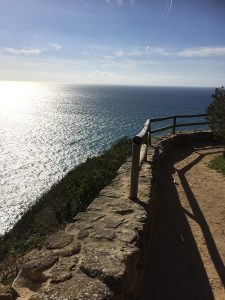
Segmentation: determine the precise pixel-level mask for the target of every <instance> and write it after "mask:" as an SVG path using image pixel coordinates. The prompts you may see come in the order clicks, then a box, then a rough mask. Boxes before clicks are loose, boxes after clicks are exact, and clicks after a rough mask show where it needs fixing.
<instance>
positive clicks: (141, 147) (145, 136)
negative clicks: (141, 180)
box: [130, 114, 209, 199]
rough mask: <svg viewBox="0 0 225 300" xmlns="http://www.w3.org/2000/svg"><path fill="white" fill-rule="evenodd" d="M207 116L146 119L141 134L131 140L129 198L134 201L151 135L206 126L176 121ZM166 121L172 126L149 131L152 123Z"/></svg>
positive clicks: (150, 142) (173, 132)
mask: <svg viewBox="0 0 225 300" xmlns="http://www.w3.org/2000/svg"><path fill="white" fill-rule="evenodd" d="M206 116H207V114H195V115H174V116H166V117H159V118H151V119H148V120H147V121H146V122H145V124H144V128H143V129H142V130H141V132H140V133H139V134H138V135H136V136H135V137H134V138H133V144H132V166H131V182H130V198H131V199H136V198H137V192H138V177H139V171H140V169H141V166H142V164H143V162H144V161H146V160H147V150H148V146H149V145H150V146H151V145H152V134H153V133H157V132H162V131H165V130H168V129H172V132H171V133H172V134H175V133H176V129H177V128H179V127H187V126H188V127H190V126H199V125H207V124H209V122H207V121H204V122H192V123H179V122H177V120H178V119H180V118H182V119H184V118H199V117H206ZM166 120H172V124H171V125H168V126H165V127H161V128H156V129H151V127H152V126H151V125H152V123H154V122H162V121H166Z"/></svg>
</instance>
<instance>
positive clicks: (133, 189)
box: [130, 137, 142, 199]
mask: <svg viewBox="0 0 225 300" xmlns="http://www.w3.org/2000/svg"><path fill="white" fill-rule="evenodd" d="M141 143H142V139H141V138H138V137H134V139H133V144H132V165H131V181H130V199H137V191H138V173H139V162H140V149H141Z"/></svg>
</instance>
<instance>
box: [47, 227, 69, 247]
mask: <svg viewBox="0 0 225 300" xmlns="http://www.w3.org/2000/svg"><path fill="white" fill-rule="evenodd" d="M72 240H73V235H68V234H65V232H64V231H63V230H60V231H58V232H57V233H55V234H53V235H51V236H50V237H49V238H48V239H47V241H46V244H45V248H46V249H61V248H64V247H65V246H67V245H69V244H70V243H71V242H72Z"/></svg>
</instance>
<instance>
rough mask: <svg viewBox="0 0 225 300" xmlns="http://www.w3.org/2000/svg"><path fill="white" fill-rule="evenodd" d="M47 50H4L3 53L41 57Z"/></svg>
mask: <svg viewBox="0 0 225 300" xmlns="http://www.w3.org/2000/svg"><path fill="white" fill-rule="evenodd" d="M43 51H46V48H42V49H41V48H21V49H18V48H2V50H1V52H3V53H6V54H13V55H25V56H26V55H36V56H37V55H40V54H41V53H42V52H43Z"/></svg>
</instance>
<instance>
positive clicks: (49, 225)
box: [0, 138, 131, 283]
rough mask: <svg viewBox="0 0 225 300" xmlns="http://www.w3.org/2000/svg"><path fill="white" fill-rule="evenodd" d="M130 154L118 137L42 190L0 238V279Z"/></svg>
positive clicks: (7, 280)
mask: <svg viewBox="0 0 225 300" xmlns="http://www.w3.org/2000/svg"><path fill="white" fill-rule="evenodd" d="M130 155H131V140H130V139H127V138H122V139H120V140H119V141H118V142H116V143H115V144H114V145H113V146H112V147H111V148H110V149H109V150H106V151H105V152H103V153H102V154H100V155H99V156H96V157H93V158H88V159H87V160H86V162H84V163H81V164H80V165H78V166H76V167H75V168H74V169H72V170H71V171H70V172H69V173H68V174H67V175H66V176H65V177H64V178H62V180H60V181H59V182H57V183H56V184H54V185H53V186H52V187H51V189H50V190H49V191H47V192H46V193H45V194H43V195H42V196H41V197H40V198H39V199H38V201H37V202H36V203H35V205H33V206H32V207H31V208H30V209H29V210H28V211H27V212H26V213H25V214H24V215H23V216H22V218H21V219H20V220H19V221H18V222H17V223H16V224H15V225H14V227H13V228H12V229H11V230H10V231H9V232H8V233H6V234H5V235H4V236H2V237H1V238H0V266H1V269H2V270H3V271H1V273H0V280H1V282H3V283H10V282H11V281H12V280H13V278H14V277H15V275H16V273H17V270H18V269H19V268H20V265H21V257H22V256H23V255H24V254H25V253H27V252H28V251H30V250H31V249H32V248H38V247H40V246H41V245H42V244H43V243H44V242H45V240H46V238H47V237H48V236H49V235H50V234H52V233H54V232H56V231H57V230H59V229H60V228H63V227H65V225H66V224H68V223H69V222H71V220H72V219H73V217H74V216H75V215H76V214H77V213H78V212H81V211H83V210H84V209H85V208H86V207H87V206H88V205H89V204H90V203H91V201H92V200H93V199H94V198H95V197H96V196H97V195H98V194H99V192H100V191H101V189H102V188H104V187H105V186H107V185H108V184H109V183H110V182H111V180H112V179H113V178H114V177H115V176H116V172H117V170H118V169H119V167H120V166H121V165H122V164H123V163H124V162H125V160H126V158H127V157H128V156H130Z"/></svg>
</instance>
